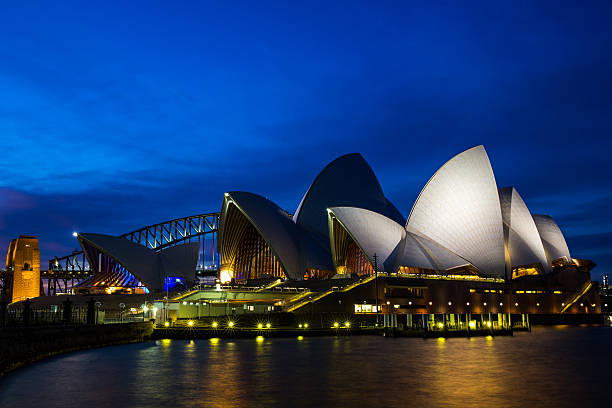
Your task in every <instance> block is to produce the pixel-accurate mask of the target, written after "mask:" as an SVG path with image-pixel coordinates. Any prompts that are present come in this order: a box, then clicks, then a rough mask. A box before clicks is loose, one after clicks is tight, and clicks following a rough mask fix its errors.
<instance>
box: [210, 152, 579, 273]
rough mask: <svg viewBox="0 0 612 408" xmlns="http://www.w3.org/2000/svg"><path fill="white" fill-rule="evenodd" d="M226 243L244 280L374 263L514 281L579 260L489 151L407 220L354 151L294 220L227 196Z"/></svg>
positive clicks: (322, 178)
mask: <svg viewBox="0 0 612 408" xmlns="http://www.w3.org/2000/svg"><path fill="white" fill-rule="evenodd" d="M218 242H219V251H220V253H221V273H222V276H223V277H224V279H225V280H229V279H234V280H235V281H237V282H239V281H244V280H248V279H254V278H258V277H262V276H266V275H270V276H275V277H284V278H289V279H303V278H312V277H329V276H332V275H334V274H341V275H343V274H357V275H370V274H372V273H374V266H375V263H376V267H377V268H378V270H379V271H385V272H389V273H413V274H436V275H444V276H450V275H471V276H474V277H482V278H495V279H502V280H511V279H513V278H518V277H521V276H525V275H543V274H546V273H549V272H551V271H552V267H553V265H565V264H572V263H573V261H572V258H571V256H570V254H569V250H568V248H567V244H566V242H565V238H564V237H563V234H562V233H561V230H560V229H559V227H558V226H557V224H556V223H555V222H554V220H553V219H552V218H550V217H548V216H543V215H532V214H531V213H530V211H529V209H528V208H527V205H526V204H525V202H524V201H523V199H522V198H521V196H520V195H519V193H518V192H517V190H516V189H515V188H514V187H505V188H501V189H498V187H497V184H496V181H495V176H494V174H493V170H492V168H491V164H490V162H489V158H488V156H487V153H486V151H485V149H484V147H483V146H477V147H474V148H472V149H469V150H467V151H465V152H463V153H460V154H458V155H457V156H455V157H453V158H452V159H451V160H449V161H448V162H447V163H445V164H444V165H443V166H442V167H441V168H440V169H439V170H438V171H437V172H436V173H435V174H434V175H433V176H432V177H431V179H430V180H429V181H428V182H427V184H426V185H425V187H424V188H423V190H422V191H421V193H420V195H419V197H418V198H417V200H416V202H415V203H414V206H413V208H412V211H411V212H410V215H409V217H408V220H407V221H406V220H404V219H403V217H402V216H401V214H400V213H399V211H398V210H397V209H396V208H395V207H394V206H393V205H392V204H391V203H390V202H389V201H388V200H387V199H386V198H385V196H384V194H383V192H382V189H381V187H380V185H379V183H378V181H377V180H376V177H375V176H374V173H373V172H372V170H371V168H370V167H369V166H368V164H367V163H366V162H365V160H364V159H363V158H362V157H361V156H360V155H359V154H350V155H346V156H342V157H340V158H338V159H336V160H335V161H333V162H332V163H331V164H330V165H328V166H327V167H326V168H325V169H324V170H323V171H322V172H321V173H320V174H319V175H318V176H317V178H316V179H315V181H314V182H313V184H312V185H311V187H310V188H309V189H308V191H307V192H306V194H305V195H304V198H303V199H302V201H301V202H300V204H299V206H298V208H297V209H296V211H295V214H293V215H290V214H289V213H287V212H285V211H283V210H282V209H280V208H279V207H278V206H277V205H276V204H274V203H273V202H271V201H270V200H268V199H266V198H263V197H261V196H258V195H256V194H253V193H245V192H229V193H226V194H225V197H224V200H223V205H222V209H221V217H220V239H219V241H218ZM374 255H376V262H375V260H374Z"/></svg>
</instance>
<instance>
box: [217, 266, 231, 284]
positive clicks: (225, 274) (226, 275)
mask: <svg viewBox="0 0 612 408" xmlns="http://www.w3.org/2000/svg"><path fill="white" fill-rule="evenodd" d="M219 280H220V281H221V283H228V282H230V281H231V280H232V272H231V271H228V270H227V269H225V270H223V271H221V273H220V274H219Z"/></svg>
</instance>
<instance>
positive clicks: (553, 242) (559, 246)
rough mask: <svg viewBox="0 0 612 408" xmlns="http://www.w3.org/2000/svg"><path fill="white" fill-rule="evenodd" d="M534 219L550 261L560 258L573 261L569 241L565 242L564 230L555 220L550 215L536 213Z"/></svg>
mask: <svg viewBox="0 0 612 408" xmlns="http://www.w3.org/2000/svg"><path fill="white" fill-rule="evenodd" d="M533 221H534V222H535V225H536V228H537V229H538V232H539V233H540V238H542V244H543V245H544V250H545V251H546V255H547V256H548V260H549V262H550V263H552V262H553V261H555V260H557V259H559V258H565V259H566V261H571V260H572V257H571V255H570V251H569V248H568V247H567V242H565V237H564V236H563V232H561V229H560V228H559V226H558V225H557V223H556V222H555V220H553V219H552V217H550V216H548V215H538V214H534V215H533Z"/></svg>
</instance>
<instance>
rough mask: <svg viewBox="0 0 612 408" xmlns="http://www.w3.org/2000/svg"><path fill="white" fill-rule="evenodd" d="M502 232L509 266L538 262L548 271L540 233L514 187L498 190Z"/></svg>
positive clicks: (548, 267) (548, 264)
mask: <svg viewBox="0 0 612 408" xmlns="http://www.w3.org/2000/svg"><path fill="white" fill-rule="evenodd" d="M499 202H500V204H501V211H502V219H503V221H504V226H505V230H504V234H505V241H506V247H507V249H508V255H509V258H510V259H509V265H508V266H509V267H510V268H515V267H517V266H523V265H531V264H536V263H539V264H540V265H541V266H542V268H543V270H544V272H550V269H551V265H550V263H549V262H548V260H547V258H546V252H545V251H544V246H543V245H542V240H541V239H540V234H539V232H538V229H537V227H536V224H535V222H534V221H533V217H532V216H531V213H530V212H529V209H528V208H527V205H526V204H525V202H524V201H523V199H522V198H521V196H520V195H519V193H518V191H516V189H515V188H514V187H505V188H501V189H500V190H499Z"/></svg>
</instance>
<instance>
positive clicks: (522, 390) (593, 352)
mask: <svg viewBox="0 0 612 408" xmlns="http://www.w3.org/2000/svg"><path fill="white" fill-rule="evenodd" d="M611 368H612V327H594V326H582V327H568V326H557V327H551V328H536V329H534V330H533V331H532V332H531V333H516V334H515V335H514V336H513V337H510V336H503V337H476V338H470V339H467V338H452V339H446V340H444V339H427V340H423V339H419V338H383V337H377V336H342V337H313V338H308V337H304V338H300V339H298V338H277V339H274V338H269V339H268V338H263V339H258V340H254V339H237V340H231V339H223V340H221V339H210V340H196V341H189V340H159V341H155V342H149V343H141V344H132V345H125V346H116V347H108V348H103V349H95V350H88V351H82V352H77V353H73V354H68V355H64V356H59V357H56V358H53V359H50V360H46V361H43V362H40V363H37V364H33V365H30V366H28V367H25V368H23V369H20V370H18V371H16V372H14V373H11V374H9V375H7V376H6V377H5V378H3V379H1V380H0V407H3V408H4V407H6V408H8V407H19V408H24V407H30V406H45V407H112V408H122V407H147V408H150V407H276V406H279V407H283V406H287V407H292V408H295V407H327V406H337V407H408V406H415V407H429V406H440V407H464V406H487V407H536V406H537V407H548V406H550V407H554V406H557V407H565V406H567V407H570V406H571V407H589V406H594V407H595V406H601V407H604V406H610V404H611V403H612V386H611V385H612V383H611V381H612V376H611V373H612V371H611Z"/></svg>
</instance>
